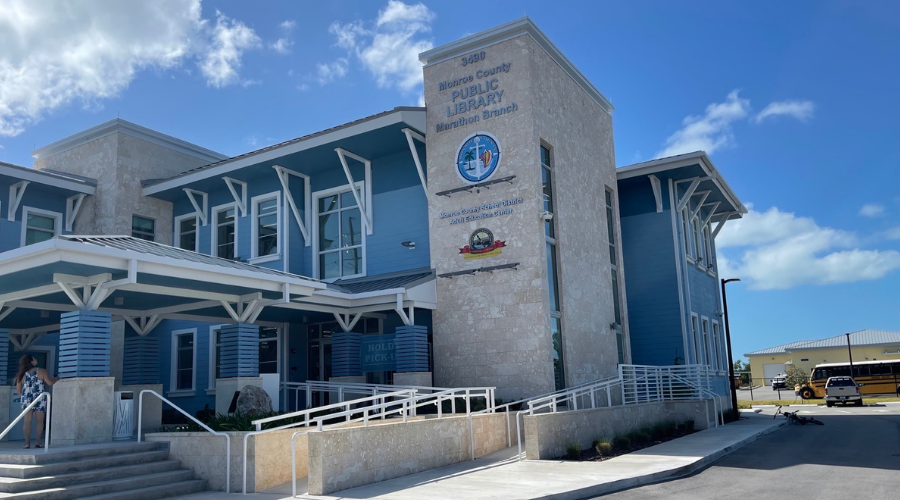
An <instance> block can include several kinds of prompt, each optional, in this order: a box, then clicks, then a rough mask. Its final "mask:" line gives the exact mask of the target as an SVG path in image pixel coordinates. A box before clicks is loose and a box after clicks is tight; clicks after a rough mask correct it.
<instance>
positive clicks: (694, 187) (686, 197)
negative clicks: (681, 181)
mask: <svg viewBox="0 0 900 500" xmlns="http://www.w3.org/2000/svg"><path fill="white" fill-rule="evenodd" d="M675 184H676V186H677V185H678V183H677V182H676V183H675ZM699 185H700V178H699V177H694V178H693V180H691V185H690V186H688V188H687V191H685V193H684V196H682V197H681V199H680V200H678V206H677V207H676V208H675V211H676V212H681V211H682V210H684V207H686V206H687V204H688V202H689V201H690V200H691V196H693V195H694V191H696V190H697V186H699ZM677 194H678V193H676V195H677Z"/></svg>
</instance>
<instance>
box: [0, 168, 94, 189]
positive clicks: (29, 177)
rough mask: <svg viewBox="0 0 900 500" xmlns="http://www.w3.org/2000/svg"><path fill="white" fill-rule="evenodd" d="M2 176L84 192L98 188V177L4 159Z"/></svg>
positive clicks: (0, 174)
mask: <svg viewBox="0 0 900 500" xmlns="http://www.w3.org/2000/svg"><path fill="white" fill-rule="evenodd" d="M0 176H7V177H11V178H13V179H18V180H23V181H28V182H37V183H39V184H44V185H47V186H53V187H57V188H60V189H67V190H69V191H74V192H77V193H84V194H94V192H95V191H96V188H97V181H96V179H90V178H88V177H81V176H79V175H72V174H65V173H62V172H56V171H55V170H36V169H33V168H29V167H23V166H20V165H13V164H12V163H6V162H2V161H0Z"/></svg>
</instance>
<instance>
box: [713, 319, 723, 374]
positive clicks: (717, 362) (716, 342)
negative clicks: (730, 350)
mask: <svg viewBox="0 0 900 500" xmlns="http://www.w3.org/2000/svg"><path fill="white" fill-rule="evenodd" d="M712 343H713V356H714V357H713V368H715V369H716V370H718V369H720V368H719V367H720V366H721V365H722V341H721V340H720V339H719V324H718V323H716V321H715V320H713V322H712Z"/></svg>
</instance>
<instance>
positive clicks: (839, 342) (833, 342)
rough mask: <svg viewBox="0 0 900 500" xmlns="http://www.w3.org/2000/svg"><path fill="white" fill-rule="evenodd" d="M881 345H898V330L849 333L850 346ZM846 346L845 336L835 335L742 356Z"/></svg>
mask: <svg viewBox="0 0 900 500" xmlns="http://www.w3.org/2000/svg"><path fill="white" fill-rule="evenodd" d="M882 345H900V332H888V331H884V330H860V331H858V332H853V333H851V334H850V346H851V347H869V346H882ZM846 347H847V336H846V335H837V336H834V337H829V338H827V339H822V340H801V341H799V342H791V343H790V344H784V345H779V346H775V347H769V348H767V349H760V350H758V351H753V352H749V353H747V354H744V356H761V355H765V354H787V353H788V352H792V351H803V350H810V349H836V348H846Z"/></svg>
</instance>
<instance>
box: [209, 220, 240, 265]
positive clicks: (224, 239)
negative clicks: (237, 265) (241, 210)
mask: <svg viewBox="0 0 900 500" xmlns="http://www.w3.org/2000/svg"><path fill="white" fill-rule="evenodd" d="M234 213H235V209H234V207H231V208H226V209H224V210H219V211H217V212H215V214H216V216H215V225H216V227H215V231H216V235H215V236H216V238H215V241H216V245H215V248H214V251H215V255H216V257H221V258H223V259H231V260H234V258H235V256H237V251H236V247H237V239H236V238H235V219H234Z"/></svg>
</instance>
